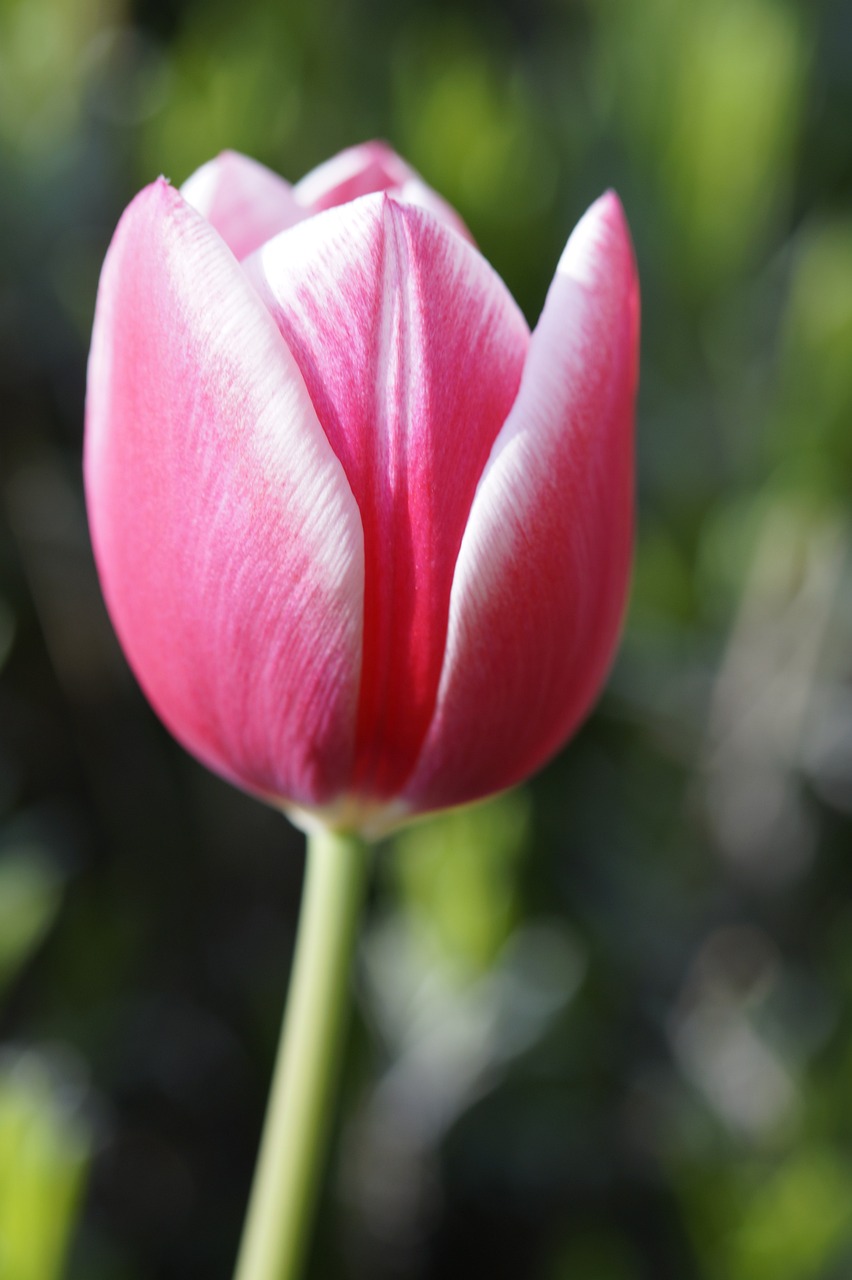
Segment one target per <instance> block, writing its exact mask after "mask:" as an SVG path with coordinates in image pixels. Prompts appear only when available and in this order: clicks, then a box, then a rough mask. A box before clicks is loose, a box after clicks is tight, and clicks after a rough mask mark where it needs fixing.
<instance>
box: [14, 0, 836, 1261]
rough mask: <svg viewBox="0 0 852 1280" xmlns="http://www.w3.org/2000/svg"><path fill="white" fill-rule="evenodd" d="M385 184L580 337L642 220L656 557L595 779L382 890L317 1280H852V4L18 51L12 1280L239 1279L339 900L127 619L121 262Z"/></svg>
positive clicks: (303, 14) (271, 29)
mask: <svg viewBox="0 0 852 1280" xmlns="http://www.w3.org/2000/svg"><path fill="white" fill-rule="evenodd" d="M371 136H384V137H387V138H388V139H389V140H390V141H391V142H392V143H393V144H394V145H395V146H396V147H397V148H398V149H399V150H400V151H401V152H402V153H403V154H405V155H406V156H407V157H408V158H409V159H410V160H411V162H412V163H413V164H415V165H416V166H417V167H418V168H420V170H421V171H422V172H423V174H424V176H425V177H426V179H427V180H428V181H429V182H431V183H432V184H433V185H434V186H435V187H437V188H438V189H439V190H440V191H441V192H442V193H443V194H444V195H445V196H446V197H447V198H448V199H450V200H451V201H453V202H454V203H455V204H456V205H457V206H458V208H459V210H460V212H461V213H462V215H463V217H464V218H465V219H466V221H467V222H468V224H469V226H470V227H471V229H472V231H473V233H474V235H475V236H476V238H477V240H478V242H479V244H480V245H481V247H482V250H483V252H484V253H485V254H486V256H487V257H488V258H489V259H490V261H492V262H493V264H494V265H495V267H496V269H497V270H498V271H499V272H500V273H501V275H502V276H503V277H504V279H505V280H506V281H507V283H508V285H509V286H510V288H511V289H512V290H513V292H514V293H515V295H516V297H517V298H518V300H519V302H520V304H521V306H522V307H523V308H524V310H525V312H526V314H527V316H528V318H529V319H530V321H531V322H533V323H534V321H535V318H536V316H537V315H538V312H539V310H540V307H541V304H542V300H543V298H544V294H545V291H546V289H547V285H548V282H549V280H550V278H551V275H552V273H553V269H554V266H555V264H556V261H557V259H558V256H559V253H560V252H561V249H562V246H563V245H564V242H565V239H566V237H567V235H568V233H569V231H570V229H571V227H572V225H573V224H574V222H575V221H576V219H577V217H578V216H579V215H580V213H581V212H582V211H583V209H584V208H585V207H586V205H587V204H588V203H589V202H590V201H591V200H592V199H593V198H594V197H595V196H596V195H597V194H599V192H600V191H601V190H602V189H603V188H604V187H606V186H614V187H616V188H617V189H618V191H619V193H620V194H621V196H622V199H623V201H624V203H625V206H626V208H627V212H628V217H629V219H630V224H631V227H632V229H633V233H634V237H635V243H636V250H637V257H638V261H639V265H640V273H641V279H642V289H643V361H642V389H641V397H640V412H639V424H638V425H639V432H638V440H639V528H638V541H637V553H636V574H635V583H634V592H633V600H632V603H631V608H630V613H629V617H628V622H627V630H626V634H625V640H624V644H623V647H622V652H621V655H620V657H619V660H618V662H617V664H616V667H615V670H614V672H613V674H612V678H611V681H610V685H609V688H608V691H607V693H606V695H605V697H604V698H603V700H602V702H601V705H600V707H599V709H598V711H597V712H596V714H595V715H594V716H593V717H592V719H591V720H590V721H589V723H588V724H587V725H586V727H585V728H584V729H583V731H582V732H581V734H580V735H579V736H578V737H577V739H576V740H575V742H574V743H572V744H571V745H570V746H569V747H568V748H567V750H566V751H564V752H563V753H562V754H561V756H560V757H559V758H558V759H557V760H555V761H554V762H553V763H552V764H551V765H550V766H549V767H548V768H547V769H546V770H545V771H544V772H543V774H542V775H541V776H540V777H539V778H537V779H535V780H534V781H533V782H532V783H531V784H530V785H529V786H528V787H527V788H525V789H524V790H523V791H522V792H520V793H518V794H515V795H512V796H507V797H503V798H500V799H499V800H497V801H495V802H493V803H492V804H489V805H486V806H484V807H482V808H479V809H474V810H471V811H469V812H465V813H457V814H449V815H446V816H444V817H442V818H440V819H438V820H436V821H435V822H433V823H431V824H423V825H419V826H415V827H413V828H411V830H409V831H408V832H406V833H403V834H402V835H401V836H400V837H399V838H398V839H397V840H396V841H394V842H391V843H390V844H389V847H388V848H387V850H385V851H384V853H383V856H382V858H381V861H380V875H379V877H378V883H377V885H376V889H375V901H374V902H373V904H372V910H371V914H370V919H369V922H368V925H367V927H366V929H365V935H364V946H363V955H362V964H361V971H360V977H359V989H360V991H361V996H362V998H361V1017H360V1021H359V1023H358V1026H357V1028H356V1031H355V1034H354V1036H353V1042H352V1046H351V1053H350V1057H349V1070H348V1077H347V1084H346V1090H345V1098H344V1104H343V1107H342V1111H341V1116H340V1118H339V1141H338V1144H337V1150H336V1155H335V1157H334V1161H333V1167H332V1170H331V1172H330V1175H329V1179H328V1188H327V1193H326V1199H325V1202H324V1204H323V1207H322V1214H321V1221H320V1226H319V1230H318V1232H317V1239H316V1245H315V1252H314V1257H313V1259H312V1264H311V1272H310V1274H311V1275H312V1277H314V1276H315V1277H317V1280H321V1277H323V1276H329V1277H332V1276H335V1277H340V1276H344V1277H351V1278H352V1280H359V1278H360V1277H364V1276H369V1277H370V1280H402V1277H405V1280H429V1278H430V1277H433V1276H434V1277H437V1276H440V1277H441V1280H454V1278H455V1277H465V1278H467V1277H469V1276H470V1275H480V1274H481V1275H488V1276H490V1277H493V1278H494V1280H501V1278H502V1277H506V1280H510V1278H511V1280H527V1278H529V1280H562V1277H566V1278H567V1277H577V1278H578V1280H770V1277H771V1278H772V1280H847V1278H848V1276H849V1275H850V1274H852V1086H850V1080H852V1035H850V1025H852V1021H850V1013H852V860H850V848H852V567H850V566H852V555H850V552H852V522H850V518H849V502H850V495H852V443H850V442H852V205H851V204H850V194H852V151H850V147H849V138H850V136H852V12H850V8H849V5H848V3H846V0H799V2H797V0H643V2H642V3H635V2H634V0H523V2H522V0H503V2H502V3H497V2H495V0H461V2H455V3H452V4H450V3H449V0H411V3H408V4H404V5H399V4H394V3H391V0H353V3H352V4H350V5H347V6H342V5H337V4H334V3H332V2H331V0H292V2H291V3H288V4H286V5H285V4H276V3H274V2H273V0H243V3H242V4H241V5H240V6H239V8H238V9H235V8H234V6H233V5H227V4H225V3H224V0H204V3H202V0H0V498H2V502H0V824H2V827H0V830H2V833H3V840H2V844H0V990H2V1008H0V1040H2V1042H3V1043H4V1044H5V1045H6V1046H7V1047H6V1050H5V1057H3V1059H2V1067H0V1275H2V1276H3V1278H4V1280H6V1277H8V1280H29V1278H30V1277H32V1280H50V1277H52V1276H54V1275H56V1276H59V1275H60V1274H61V1273H62V1267H63V1265H64V1267H65V1271H64V1274H65V1275H66V1277H67V1280H153V1278H154V1277H156V1278H157V1280H161V1278H162V1280H172V1278H174V1280H177V1278H178V1277H180V1280H194V1278H195V1277H199V1278H200V1277H204V1280H215V1277H223V1278H224V1277H226V1276H228V1275H229V1274H230V1269H231V1263H232V1259H233V1256H234V1253H235V1249H236V1242H237V1238H238V1233H239V1227H240V1221H241V1217H242V1212H243V1207H244V1199H245V1195H246V1192H247V1187H248V1184H249V1177H250V1171H251V1167H252V1163H253V1159H254V1149H255V1143H256V1140H257V1135H258V1133H259V1129H260V1123H261V1116H262V1112H263V1107H264V1102H265V1095H266V1087H267V1083H268V1074H269V1070H270V1065H271V1058H272V1053H273V1047H274V1044H275V1040H276V1032H277V1023H278V1019H279V1016H280V1010H281V1005H282V1001H283V994H284V989H285V986H286V975H287V967H288V963H289V957H290V949H291V943H292V932H293V928H294V923H295V918H296V912H297V906H298V895H299V888H300V885H299V879H300V874H301V856H300V850H301V843H300V839H299V837H298V836H297V835H296V834H295V833H293V832H291V831H289V829H287V828H286V827H285V825H284V824H283V823H282V822H281V820H280V819H279V818H278V817H277V815H275V814H274V813H272V812H270V811H267V810H265V809H264V808H263V807H262V806H260V805H258V804H257V803H256V802H254V801H250V800H248V799H247V798H245V797H242V796H240V795H238V794H237V793H236V792H234V791H232V790H230V789H229V788H227V787H225V786H224V784H221V783H219V782H218V781H216V780H215V779H213V778H210V777H208V776H207V775H206V774H205V773H204V771H203V770H201V769H200V767H199V766H196V765H195V764H194V763H193V762H192V761H190V760H188V759H187V758H186V756H184V755H183V753H181V752H180V751H179V749H177V748H176V747H175V746H174V744H173V743H171V742H170V741H169V739H168V737H167V735H166V734H165V732H164V731H163V730H162V729H161V728H160V726H159V725H158V724H157V723H156V722H155V720H154V718H153V716H152V714H151V713H150V711H149V710H148V709H147V708H146V706H145V705H144V702H143V700H142V698H141V695H140V694H139V693H138V691H137V690H136V689H135V687H134V685H133V683H132V681H131V680H130V678H129V676H128V674H127V671H126V668H125V666H124V664H123V660H122V659H121V657H120V655H119V654H118V651H117V648H116V644H115V641H114V639H113V637H112V634H111V631H110V629H109V625H108V623H107V620H106V617H105V614H104V611H103V607H102V604H101V602H100V594H99V591H98V587H97V583H96V580H95V576H94V571H93V567H92V563H91V556H90V551H89V546H88V538H87V534H86V528H85V520H84V516H83V508H82V497H81V485H80V471H79V458H80V446H81V436H82V403H83V395H84V373H85V358H86V350H87V345H88V336H89V329H90V324H91V315H92V309H93V304H94V296H95V290H96V285H97V277H98V271H99V269H100V263H101V261H102V258H103V253H104V251H105V248H106V245H107V243H108V240H109V237H110V235H111V233H112V230H113V227H114V225H115V222H116V221H117V218H118V216H119V215H120V212H121V210H122V208H123V207H124V205H125V204H126V203H127V201H128V200H129V199H130V198H131V196H132V195H133V194H134V192H135V191H136V190H138V189H139V187H141V186H142V185H143V184H145V183H146V182H148V181H150V180H151V179H152V178H154V177H155V176H156V175H157V174H158V173H161V172H164V173H166V174H167V175H168V176H169V177H170V178H171V179H172V180H173V181H174V182H175V183H179V182H181V181H182V180H183V179H184V178H185V177H186V176H188V174H189V173H190V172H191V170H192V169H193V168H195V167H196V166H197V165H199V164H201V163H202V162H203V161H204V160H206V159H208V158H209V157H210V156H211V155H213V154H215V153H216V152H217V151H219V150H221V149H223V148H225V147H237V148H239V149H242V150H245V151H247V152H249V153H251V154H253V155H255V156H257V157H258V158H259V159H261V160H263V161H265V162H267V163H269V164H271V165H273V166H274V167H275V168H277V169H278V170H280V171H281V172H282V173H284V174H285V175H286V176H288V177H290V178H297V177H299V176H300V175H301V174H302V173H303V172H305V171H306V170H307V169H308V168H310V167H311V166H312V165H314V164H317V163H319V162H320V161H321V160H323V159H324V158H325V157H326V156H328V155H330V154H332V153H333V152H334V151H336V150H338V149H340V148H342V147H344V146H347V145H349V144H350V143H352V142H354V141H358V140H361V139H364V138H368V137H371ZM69 1055H70V1056H69ZM80 1060H82V1061H84V1062H85V1063H86V1065H87V1072H88V1075H87V1076H86V1077H85V1080H84V1081H83V1082H82V1083H81V1079H80V1078H79V1077H80V1072H79V1069H78V1067H75V1066H74V1065H73V1064H74V1063H75V1062H77V1063H79V1061H80ZM95 1116H97V1125H94V1123H93V1119H92V1118H93V1117H95ZM95 1133H96V1134H97V1138H98V1142H97V1146H96V1148H94V1151H95V1154H94V1156H93V1157H92V1160H91V1171H90V1174H87V1168H88V1161H89V1152H90V1151H91V1150H92V1149H93V1144H94V1136H93V1135H94V1134H95ZM84 1185H85V1187H86V1190H85V1194H84V1190H83V1189H84ZM75 1215H76V1218H77V1228H76V1232H74V1233H73V1234H72V1232H71V1226H72V1220H73V1219H74V1218H75Z"/></svg>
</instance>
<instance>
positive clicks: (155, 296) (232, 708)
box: [85, 180, 364, 805]
mask: <svg viewBox="0 0 852 1280" xmlns="http://www.w3.org/2000/svg"><path fill="white" fill-rule="evenodd" d="M85 478H86V489H87V500H88V506H89V514H90V523H91V527H92V535H93V541H94V547H95V554H96V558H97V561H98V567H99V570H100V574H101V580H102V583H103V586H104V591H105V595H106V599H107V604H108V607H109V610H110V613H111V615H112V618H113V622H114V624H115V627H116V630H117V632H118V634H119V637H120V639H121V641H122V644H123V646H124V649H125V652H126V653H127V655H128V658H129V660H130V663H131V665H132V667H133V668H134V670H135V672H136V674H137V676H138V678H139V680H140V683H141V684H142V686H143V688H144V690H145V692H146V693H147V695H148V697H149V699H150V701H151V702H152V704H153V706H154V708H155V709H156V710H157V712H158V713H159V715H160V716H161V717H162V719H163V720H164V721H165V722H166V724H167V725H168V726H169V728H170V729H171V730H172V731H173V733H174V734H175V735H176V736H177V737H178V738H179V739H180V740H181V741H182V742H183V743H184V744H185V745H186V746H187V747H188V748H190V750H192V751H193V752H195V753H196V754H197V755H198V756H199V757H200V758H201V759H202V760H204V761H205V762H206V763H207V764H208V765H210V766H211V767H213V768H214V769H216V770H218V771H219V772H221V773H223V774H224V775H226V776H227V777H229V778H231V779H232V780H235V781H237V782H239V783H241V784H242V785H243V786H246V787H248V788H249V789H251V790H254V791H256V792H261V793H267V794H269V795H274V796H287V797H289V798H290V799H291V800H293V801H295V802H297V803H302V804H310V805H316V804H322V803H324V802H325V801H326V800H327V799H328V798H329V797H333V796H334V795H336V794H337V793H338V792H339V791H340V790H341V788H342V787H343V786H344V785H345V783H346V780H347V779H348V777H349V775H350V773H351V769H352V761H353V753H354V748H355V729H356V713H357V697H358V685H359V675H360V668H361V639H362V618H363V582H364V561H363V536H362V529H361V520H360V516H359V513H358V508H357V506H356V503H355V500H354V498H353V495H352V493H351V490H350V488H349V485H348V483H347V481H346V477H345V475H344V471H343V468H342V466H341V464H340V462H339V461H338V459H337V457H336V456H335V454H334V452H333V451H332V449H331V447H330V445H329V442H328V440H327V438H326V435H325V433H324V431H323V429H322V427H321V426H320V423H319V421H318V419H317V415H316V413H315V411H314V407H313V405H312V403H311V400H310V397H309V395H308V392H307V389H306V387H305V383H304V381H303V379H302V376H301V374H300V372H299V370H298V368H297V367H296V364H295V362H294V361H293V358H292V356H291V354H290V352H289V350H288V349H287V346H286V344H285V343H284V342H283V341H282V338H281V336H280V334H279V332H278V329H277V328H276V326H275V324H274V323H273V321H272V320H271V318H270V316H269V313H268V312H267V311H266V309H265V308H264V307H263V305H262V303H261V302H260V300H259V298H258V297H257V295H256V293H255V292H254V290H253V289H252V287H251V286H250V284H249V283H248V281H247V280H246V278H245V276H244V274H243V272H242V270H241V268H240V267H239V265H238V263H237V262H236V260H235V258H234V257H233V255H232V253H231V252H230V251H229V250H228V249H227V248H226V247H225V244H224V243H223V241H222V240H221V239H220V237H219V235H218V234H217V233H216V232H215V231H213V230H212V229H211V227H210V226H209V225H208V223H207V222H206V221H205V220H204V219H203V218H202V217H201V216H200V215H199V214H198V213H197V212H196V211H195V210H194V209H192V208H191V207H190V205H189V204H188V203H187V202H186V201H185V200H184V199H183V198H182V197H181V195H180V194H179V193H178V192H176V191H174V190H173V189H172V188H171V187H169V186H168V184H167V183H166V182H164V181H163V180H160V181H159V182H157V183H154V184H153V185H152V186H151V187H148V188H146V189H145V190H144V191H143V192H142V193H141V194H140V195H139V196H138V197H137V198H136V200H134V201H133V203H132V204H131V205H130V207H129V208H128V210H127V211H126V213H125V214H124V217H123V218H122V220H121V222H120V224H119V227H118V230H117V232H116V235H115V237H114V239H113V243H112V246H111V248H110V250H109V253H108V255H107V260H106V264H105V267H104V272H103V275H102V278H101V286H100V291H99V295H98V304H97V312H96V319H95V329H94V336H93V344H92V351H91V356H90V364H89V390H88V397H87V438H86V456H85Z"/></svg>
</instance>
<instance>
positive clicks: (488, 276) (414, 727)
mask: <svg viewBox="0 0 852 1280" xmlns="http://www.w3.org/2000/svg"><path fill="white" fill-rule="evenodd" d="M245 269H246V273H247V274H248V276H249V277H250V279H251V280H252V281H253V283H254V284H255V287H256V288H257V290H258V292H259V294H260V296H261V297H262V298H263V299H264V301H265V302H266V304H267V306H268V307H269V309H270V311H271V313H272V315H273V316H274V318H275V320H276V322H277V324H278V327H279V329H280V331H281V333H282V335H283V337H284V340H285V342H286V343H287V346H288V347H289V349H290V350H291V351H292V352H293V355H294V356H295V358H296V361H297V363H298V365H299V368H300V369H301V371H302V375H303V377H304V378H305V382H306V384H307V387H308V391H309V392H310V395H311V399H312V401H313V404H314V406H315V407H316V411H317V414H318V416H319V419H320V422H321V423H322V425H323V428H324V430H325V432H326V435H327V437H328V440H329V442H330V444H331V446H332V448H333V449H334V452H335V454H336V455H337V457H338V458H339V459H340V461H341V463H342V464H343V468H344V470H345V472H346V476H347V478H348V480H349V484H350V486H351V488H352V492H353V493H354V495H355V498H356V501H357V503H358V507H359V509H360V512H361V517H362V520H363V527H364V551H365V596H364V662H363V674H362V681H361V694H360V704H359V719H358V738H357V749H356V761H355V768H354V772H353V777H352V790H353V791H354V792H355V793H356V794H358V795H360V796H362V797H363V796H367V797H372V798H385V797H388V796H393V795H394V794H396V792H397V790H398V788H399V786H400V785H401V783H402V782H403V781H404V779H405V778H406V777H407V776H408V774H409V773H410V771H411V768H412V766H413V764H414V761H415V759H416V757H417V754H418V752H419V749H420V744H421V742H422V739H423V735H424V733H425V732H426V728H427V726H428V724H429V721H430V719H431V717H432V712H433V707H434V701H435V695H436V692H437V688H438V679H439V676H440V671H441V663H442V660H443V653H444V641H445V635H446V626H447V617H448V612H449V601H450V589H451V586H452V577H453V568H454V565H455V562H456V557H457V555H458V551H459V547H460V545H461V540H462V535H463V533H464V529H465V526H466V524H467V520H468V515H469V512H470V506H471V503H472V501H473V496H474V493H475V491H476V485H477V482H478V480H479V477H480V475H481V473H482V470H483V468H484V466H485V463H486V461H487V459H488V456H489V453H490V451H491V447H492V445H493V443H494V440H495V438H496V436H497V433H498V432H499V430H500V428H501V427H502V425H503V423H504V422H505V420H506V416H507V414H508V412H509V410H510V408H511V406H512V404H513V402H514V400H515V396H516V394H517V389H518V385H519V382H520V376H521V370H522V367H523V362H524V358H525V356H526V350H527V346H528V343H529V330H528V329H527V326H526V323H525V321H524V319H523V316H522V315H521V313H520V311H519V310H518V308H517V306H516V305H515V303H514V301H513V299H512V297H511V295H510V294H509V292H508V290H507V289H506V287H505V285H504V284H503V282H502V281H501V280H500V279H499V277H498V276H497V275H496V274H495V273H494V271H493V270H492V268H491V267H490V266H489V265H488V263H487V262H486V261H485V260H484V258H482V256H481V255H480V254H479V253H478V252H477V251H476V250H475V249H473V248H472V247H471V246H470V245H469V244H467V243H466V242H465V241H464V240H462V239H461V238H460V237H459V236H457V235H455V234H453V233H452V232H450V231H448V230H447V229H446V227H444V226H443V225H442V224H441V223H440V222H438V221H437V220H436V219H435V218H434V217H432V215H431V214H429V213H427V212H426V211H425V210H423V209H420V208H417V207H415V206H413V205H406V204H399V203H397V202H396V201H395V200H394V199H391V198H390V197H388V196H385V195H375V196H366V197H364V198H362V199H360V200H356V201H354V202H353V203H350V204H347V205H344V206H341V207H340V208H337V209H332V210H329V211H327V212H325V213H321V214H318V215H317V216H316V217H314V218H311V219H310V220H309V221H308V222H304V223H301V224H300V225H299V226H298V227H294V228H293V229H292V230H290V231H287V232H285V233H284V234H283V235H281V236H279V237H278V238H277V239H275V240H273V241H271V242H270V243H269V244H267V245H266V246H265V247H264V248H263V249H262V250H261V252H260V253H259V254H257V255H255V257H254V258H252V259H251V260H250V261H249V262H247V263H246V268H245Z"/></svg>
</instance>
